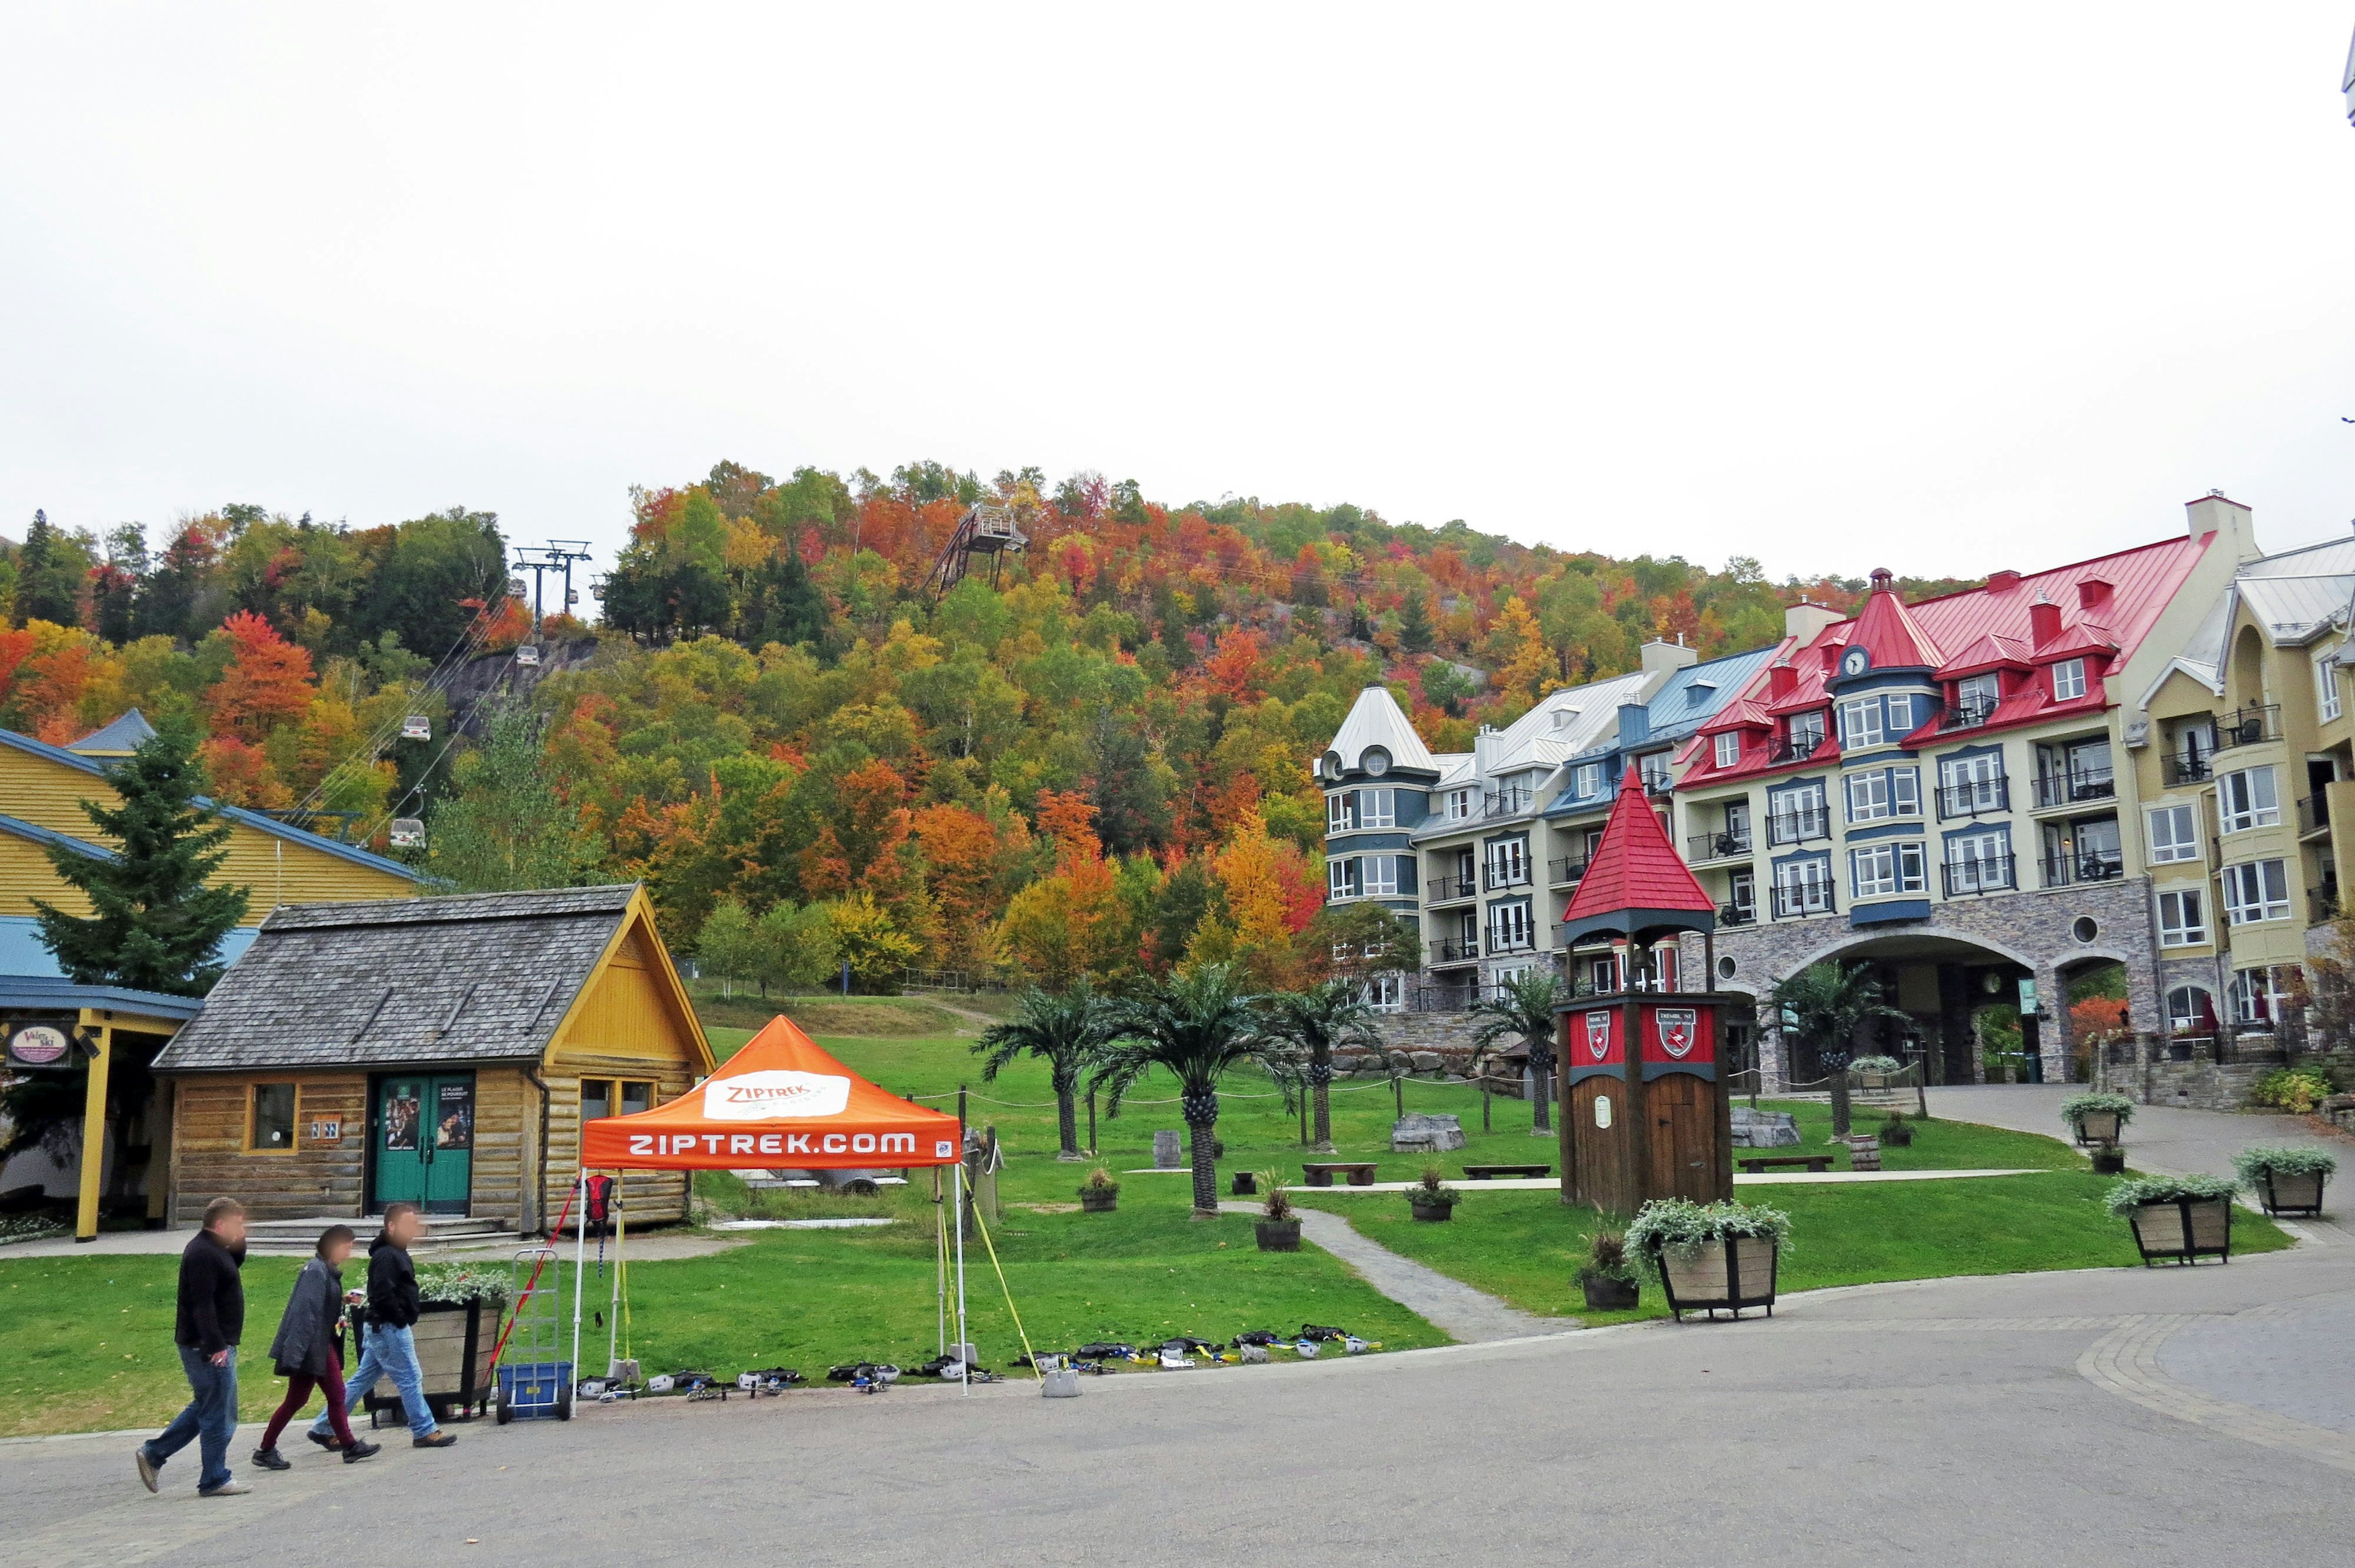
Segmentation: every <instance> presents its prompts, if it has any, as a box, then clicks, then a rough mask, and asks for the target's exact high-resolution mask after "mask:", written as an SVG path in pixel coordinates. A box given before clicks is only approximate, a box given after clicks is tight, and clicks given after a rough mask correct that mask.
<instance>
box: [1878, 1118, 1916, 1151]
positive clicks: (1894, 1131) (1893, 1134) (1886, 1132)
mask: <svg viewBox="0 0 2355 1568" xmlns="http://www.w3.org/2000/svg"><path fill="white" fill-rule="evenodd" d="M1881 1143H1882V1144H1883V1145H1884V1146H1885V1147H1890V1148H1910V1147H1913V1123H1911V1122H1909V1121H1907V1120H1906V1119H1905V1113H1904V1112H1902V1111H1891V1112H1890V1113H1889V1119H1888V1120H1887V1121H1885V1122H1883V1123H1881Z"/></svg>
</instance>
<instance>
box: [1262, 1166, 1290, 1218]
mask: <svg viewBox="0 0 2355 1568" xmlns="http://www.w3.org/2000/svg"><path fill="white" fill-rule="evenodd" d="M1259 1184H1260V1187H1261V1189H1262V1191H1261V1195H1260V1200H1259V1209H1260V1213H1261V1215H1262V1216H1263V1218H1266V1219H1270V1220H1289V1219H1291V1218H1292V1215H1293V1206H1292V1194H1291V1193H1290V1192H1288V1191H1286V1190H1285V1189H1284V1172H1282V1171H1280V1170H1263V1171H1261V1172H1260V1173H1259Z"/></svg>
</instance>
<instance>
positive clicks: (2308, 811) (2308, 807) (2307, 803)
mask: <svg viewBox="0 0 2355 1568" xmlns="http://www.w3.org/2000/svg"><path fill="white" fill-rule="evenodd" d="M2329 830H2330V797H2329V796H2328V795H2305V796H2302V797H2301V798H2300V799H2299V801H2298V803H2297V831H2298V836H2299V837H2305V836H2306V835H2307V834H2309V833H2327V832H2328V831H2329Z"/></svg>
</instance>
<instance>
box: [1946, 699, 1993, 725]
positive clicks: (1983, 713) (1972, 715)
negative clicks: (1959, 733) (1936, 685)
mask: <svg viewBox="0 0 2355 1568" xmlns="http://www.w3.org/2000/svg"><path fill="white" fill-rule="evenodd" d="M1995 709H1996V705H1995V704H1994V703H1993V702H1991V701H1989V700H1987V699H1986V698H1981V699H1978V700H1977V701H1976V702H1957V703H1955V705H1954V706H1953V707H1952V708H1949V709H1946V710H1945V712H1944V713H1942V714H1940V715H1939V716H1938V730H1939V731H1940V733H1942V734H1943V733H1944V732H1945V731H1948V730H1976V729H1977V728H1978V727H1979V726H1980V725H1982V724H1984V723H1986V722H1987V720H1988V719H1989V718H1991V717H1993V715H1994V713H1995Z"/></svg>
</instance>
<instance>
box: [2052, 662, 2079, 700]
mask: <svg viewBox="0 0 2355 1568" xmlns="http://www.w3.org/2000/svg"><path fill="white" fill-rule="evenodd" d="M2084 695H2085V661H2084V660H2083V659H2062V661H2061V662H2060V663H2059V664H2057V665H2054V666H2053V667H2052V700H2053V701H2055V702H2069V701H2073V700H2074V699H2077V698H2080V697H2083V696H2084Z"/></svg>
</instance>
